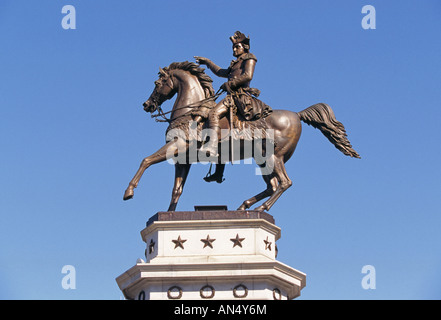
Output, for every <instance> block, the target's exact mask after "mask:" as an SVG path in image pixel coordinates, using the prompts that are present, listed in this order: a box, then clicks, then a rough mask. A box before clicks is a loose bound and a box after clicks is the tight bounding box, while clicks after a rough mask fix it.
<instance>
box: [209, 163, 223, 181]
mask: <svg viewBox="0 0 441 320" xmlns="http://www.w3.org/2000/svg"><path fill="white" fill-rule="evenodd" d="M210 169H211V167H210ZM224 170H225V164H224V163H219V164H216V170H215V171H214V173H213V174H207V176H206V177H204V180H205V181H206V182H213V181H216V182H217V183H222V182H224V180H225V179H224ZM210 171H211V170H210Z"/></svg>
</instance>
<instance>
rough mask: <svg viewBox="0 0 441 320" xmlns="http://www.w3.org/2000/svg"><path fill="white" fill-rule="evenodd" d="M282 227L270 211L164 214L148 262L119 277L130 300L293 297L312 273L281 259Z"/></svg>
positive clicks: (156, 219)
mask: <svg viewBox="0 0 441 320" xmlns="http://www.w3.org/2000/svg"><path fill="white" fill-rule="evenodd" d="M206 209H208V208H206ZM280 231H281V230H280V228H279V227H277V226H276V225H275V224H274V219H273V217H272V216H271V215H269V214H268V213H265V212H257V211H227V210H215V211H210V210H204V211H186V212H183V211H176V212H158V213H157V214H156V215H154V216H153V217H152V218H151V219H150V220H149V221H148V222H147V227H146V228H145V229H144V230H142V231H141V237H142V239H143V241H144V242H145V243H146V250H145V257H146V260H145V261H144V260H138V263H136V265H135V266H133V267H132V268H130V269H129V270H127V271H126V272H125V273H123V274H122V275H120V276H119V277H118V278H117V279H116V281H117V283H118V285H119V287H120V289H121V290H122V292H123V294H124V296H125V297H126V298H127V299H145V300H167V299H172V300H177V299H182V300H201V299H204V300H205V299H207V300H209V299H222V300H234V299H253V300H254V299H271V300H273V299H276V300H283V299H293V298H295V297H297V296H299V295H300V290H301V289H302V288H303V287H304V286H305V283H306V275H305V274H304V273H302V272H300V271H298V270H295V269H293V268H291V267H289V266H287V265H285V264H283V263H281V262H279V261H277V260H276V256H277V246H276V241H277V240H278V239H279V238H280V235H281V232H280Z"/></svg>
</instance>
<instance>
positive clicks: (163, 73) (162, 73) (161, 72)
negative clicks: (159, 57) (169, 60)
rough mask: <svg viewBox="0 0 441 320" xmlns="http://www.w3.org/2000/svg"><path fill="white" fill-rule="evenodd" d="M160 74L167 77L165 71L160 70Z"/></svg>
mask: <svg viewBox="0 0 441 320" xmlns="http://www.w3.org/2000/svg"><path fill="white" fill-rule="evenodd" d="M159 74H160V75H161V76H165V75H166V74H167V73H166V72H165V71H164V69H162V68H159Z"/></svg>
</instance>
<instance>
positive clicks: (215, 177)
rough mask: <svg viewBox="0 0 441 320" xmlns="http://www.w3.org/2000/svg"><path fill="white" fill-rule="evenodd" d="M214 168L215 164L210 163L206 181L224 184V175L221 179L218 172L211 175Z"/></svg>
mask: <svg viewBox="0 0 441 320" xmlns="http://www.w3.org/2000/svg"><path fill="white" fill-rule="evenodd" d="M212 168H213V163H210V169H209V170H208V172H207V175H206V176H205V177H204V180H205V181H206V182H213V181H216V182H217V183H222V182H224V181H225V178H224V177H223V175H222V176H220V177H219V176H218V175H217V174H216V172H215V173H211V169H212Z"/></svg>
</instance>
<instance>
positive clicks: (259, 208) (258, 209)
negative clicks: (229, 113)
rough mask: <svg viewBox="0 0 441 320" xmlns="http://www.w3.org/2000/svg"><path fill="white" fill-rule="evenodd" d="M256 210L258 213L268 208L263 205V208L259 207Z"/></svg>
mask: <svg viewBox="0 0 441 320" xmlns="http://www.w3.org/2000/svg"><path fill="white" fill-rule="evenodd" d="M254 210H256V211H266V210H267V208H266V206H264V205H261V206H258V207H257V208H256V209H254Z"/></svg>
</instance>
